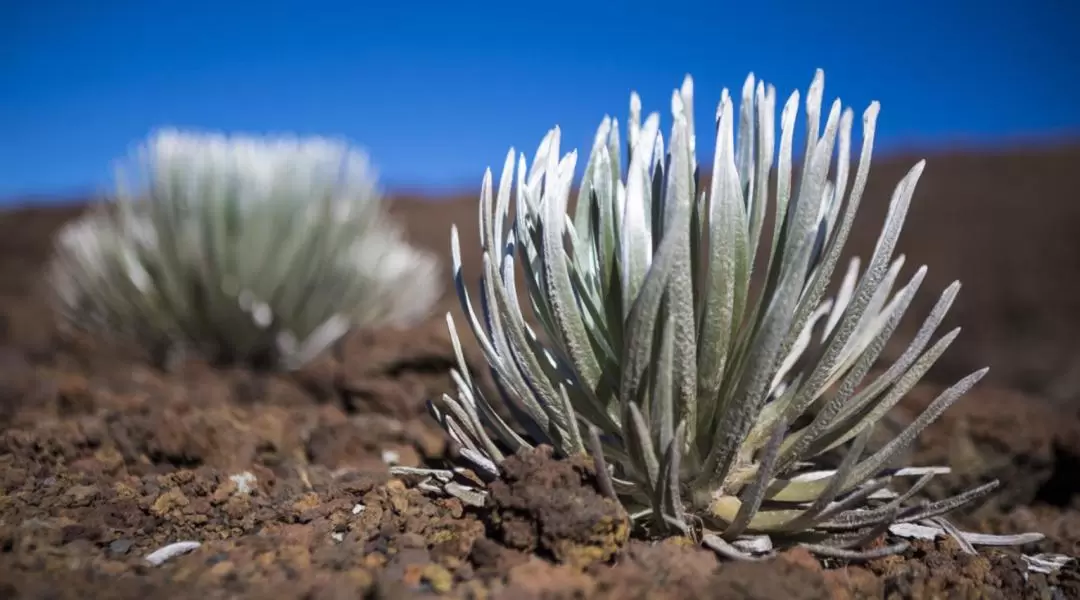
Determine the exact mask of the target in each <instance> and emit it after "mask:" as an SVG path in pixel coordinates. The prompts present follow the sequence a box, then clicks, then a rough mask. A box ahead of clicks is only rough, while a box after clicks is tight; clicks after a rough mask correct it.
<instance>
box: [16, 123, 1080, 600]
mask: <svg viewBox="0 0 1080 600" xmlns="http://www.w3.org/2000/svg"><path fill="white" fill-rule="evenodd" d="M916 158H917V157H914V156H910V157H909V156H897V157H891V158H889V159H881V160H879V161H878V163H877V164H876V165H875V168H874V170H873V174H872V176H871V184H870V187H869V189H868V191H867V196H866V199H865V200H864V204H863V207H864V208H863V214H862V216H861V217H860V219H859V222H858V224H857V226H858V227H859V229H857V230H856V232H855V233H854V237H853V241H852V248H853V249H854V250H857V251H860V252H861V253H863V254H864V255H865V252H866V251H867V250H868V249H869V248H870V247H871V246H872V244H873V241H874V238H875V236H876V229H875V227H874V226H875V225H876V224H878V223H880V222H881V219H882V218H883V215H884V210H885V204H886V202H887V200H888V194H889V192H890V191H891V188H892V186H893V185H894V184H895V183H896V182H897V181H898V180H899V179H900V177H901V176H902V175H903V173H904V172H905V171H906V170H907V168H908V167H909V166H910V165H911V164H912V163H913V162H914V160H915V159H916ZM928 159H929V164H928V167H927V170H926V173H925V175H924V177H923V180H922V182H921V184H920V186H919V190H918V192H917V193H916V196H915V201H914V206H913V208H912V210H911V213H910V216H909V219H908V226H907V228H906V230H905V234H904V236H903V238H902V239H901V251H902V252H904V253H906V254H907V256H908V263H907V265H908V269H909V270H910V269H913V268H915V267H917V266H918V265H920V264H928V265H929V266H930V271H929V274H928V277H927V281H926V283H925V284H924V288H923V289H924V291H923V292H922V293H920V296H919V298H918V299H917V300H916V306H915V307H914V309H913V311H914V312H916V313H925V311H926V310H928V309H929V306H930V305H931V304H932V303H933V301H934V300H935V298H936V292H938V291H940V290H941V289H942V288H944V287H945V286H946V285H947V284H948V283H949V282H951V281H952V280H953V279H960V280H962V281H963V283H964V288H963V290H962V291H961V294H960V299H959V300H958V302H957V304H956V305H955V307H954V310H953V316H952V317H951V318H950V320H949V323H950V324H953V325H956V324H960V325H963V326H964V332H963V333H962V334H961V337H960V339H959V340H958V341H957V342H956V343H955V344H954V345H953V346H952V348H951V349H950V350H949V352H948V354H947V355H946V357H945V359H943V360H942V362H941V364H940V365H939V366H938V367H936V368H935V369H934V370H933V371H932V372H931V374H930V376H929V377H928V379H927V381H926V382H925V383H924V384H923V385H921V386H920V387H919V388H917V389H916V390H915V392H914V393H912V394H911V396H910V397H909V398H908V399H907V400H905V402H904V403H903V404H902V405H901V406H900V408H899V409H898V414H899V416H900V417H901V418H903V417H904V416H905V415H911V414H914V410H915V409H917V408H918V407H920V406H924V405H925V404H926V403H927V402H929V401H930V400H931V399H932V398H933V396H934V395H935V393H936V391H937V390H939V389H941V386H944V385H948V384H950V383H951V382H952V381H954V380H955V378H956V377H958V376H960V375H963V374H965V373H967V372H969V371H971V370H974V369H976V368H978V367H981V366H984V365H990V366H991V371H990V375H989V376H988V377H987V379H986V380H984V382H983V383H981V384H980V385H979V386H978V387H977V388H976V389H975V390H973V391H972V392H971V393H969V394H968V395H967V396H966V397H965V398H964V399H963V400H961V401H960V402H959V403H958V404H957V405H956V406H955V407H954V408H953V409H951V410H950V411H949V412H947V413H946V415H945V416H944V417H943V418H942V419H941V420H939V421H938V422H937V423H936V424H935V425H933V426H932V427H931V428H930V429H929V430H928V431H927V432H926V433H925V434H924V435H923V436H922V438H921V440H920V442H919V446H918V448H917V450H916V452H915V453H914V456H913V459H912V460H913V461H914V462H916V463H918V464H927V463H931V462H934V463H938V462H941V461H947V462H948V463H949V464H951V465H952V466H953V467H954V469H955V470H956V473H955V475H954V476H952V477H950V478H948V479H947V480H946V481H944V482H943V483H942V484H941V485H938V486H936V487H934V488H932V489H931V490H929V493H930V494H931V495H935V496H941V495H944V494H947V493H949V492H950V491H955V490H957V489H959V488H960V487H962V486H965V485H970V484H972V483H979V482H982V481H986V480H988V479H992V478H1000V479H1001V480H1002V481H1003V483H1004V485H1003V486H1002V489H1001V491H1000V492H999V493H997V494H996V495H994V496H993V497H991V498H990V499H989V500H987V501H986V502H983V503H982V504H980V505H979V506H977V507H974V508H972V509H971V510H968V511H966V512H965V513H964V514H962V515H961V516H960V518H959V521H960V522H961V523H962V524H963V525H964V526H966V527H967V528H969V529H974V530H977V531H983V532H996V533H1013V532H1018V531H1039V532H1042V533H1044V534H1046V536H1047V539H1046V540H1045V541H1044V542H1041V543H1039V544H1037V545H1035V546H1033V547H1025V548H1023V549H1022V550H1023V551H1025V552H1028V553H1035V552H1040V551H1043V552H1064V553H1069V554H1073V555H1078V554H1080V470H1078V468H1080V284H1077V278H1078V277H1080V241H1078V240H1077V237H1076V232H1077V231H1080V197H1078V196H1077V192H1076V190H1077V189H1080V186H1078V184H1080V173H1078V171H1077V165H1080V144H1076V145H1072V146H1068V145H1064V146H1058V147H1048V148H1042V149H1026V150H1012V151H1009V152H1000V153H983V154H944V153H939V154H936V155H931V156H929V157H928ZM478 183H479V182H478ZM477 187H478V188H479V185H478V186H477ZM79 210H80V208H79V207H77V206H70V207H48V208H28V209H20V210H12V211H8V212H7V213H4V214H0V597H4V598H104V597H109V598H146V597H155V598H158V597H161V598H166V597H167V598H187V597H192V598H195V597H198V598H203V599H210V598H234V597H266V598H271V597H272V598H355V597H372V598H375V597H378V598H407V597H427V596H436V595H450V596H455V597H477V598H480V597H495V598H512V599H516V598H669V597H670V598H680V599H683V600H686V599H689V598H785V599H795V598H880V597H890V598H939V597H940V598H954V597H959V598H1009V599H1013V598H1048V599H1049V598H1080V573H1078V572H1077V570H1076V567H1075V566H1069V567H1067V568H1066V569H1065V570H1063V571H1062V572H1060V573H1059V574H1057V575H1054V576H1050V577H1047V576H1044V575H1039V574H1031V575H1027V574H1026V573H1025V571H1024V568H1023V565H1022V562H1021V561H1020V559H1019V557H1018V554H1017V552H1016V551H1000V550H991V549H986V550H983V551H982V552H981V553H980V554H979V555H978V556H967V555H963V554H961V553H960V552H959V551H958V549H957V547H956V546H955V544H954V543H953V542H950V541H941V542H938V543H936V544H934V543H920V544H917V545H916V547H915V548H913V549H911V550H909V551H908V552H907V553H906V554H904V555H902V556H898V557H892V558H888V559H882V560H876V561H872V562H869V563H865V564H842V563H839V562H829V561H826V562H825V563H822V562H819V561H818V560H816V559H814V558H813V557H811V556H810V555H808V554H807V553H805V552H803V551H791V552H787V553H785V554H783V555H782V556H781V557H779V558H778V559H776V560H773V561H769V562H765V563H748V564H741V563H740V564H735V563H730V562H722V561H718V560H717V559H716V557H715V556H714V555H713V554H712V553H711V552H708V551H706V550H702V549H699V548H696V547H694V546H693V545H692V544H688V543H687V541H686V540H683V539H678V538H672V539H668V540H663V541H644V540H639V539H636V538H634V539H628V534H627V527H626V523H625V517H624V515H622V514H621V513H620V512H619V511H618V510H617V509H616V508H615V507H614V506H613V505H611V504H610V503H609V502H608V501H606V500H604V499H603V498H602V497H601V496H600V495H599V494H598V493H597V492H596V489H595V485H594V483H595V482H594V479H593V473H592V471H591V468H590V467H588V466H587V465H584V464H579V463H577V462H572V461H553V460H551V459H549V458H548V457H547V456H546V455H544V454H543V453H542V452H541V453H536V454H533V455H529V456H523V457H520V458H517V459H513V462H512V463H511V464H510V465H509V467H508V474H507V477H506V479H505V480H504V481H502V482H500V483H499V484H498V487H497V488H496V489H494V490H493V491H492V495H491V499H492V501H491V503H490V504H489V505H488V506H486V507H485V508H483V509H475V508H469V507H465V506H463V505H462V504H461V503H460V502H459V501H458V500H456V499H446V498H440V497H437V496H434V495H430V494H426V493H424V492H422V491H420V490H418V489H416V488H415V486H414V485H412V484H413V483H415V482H413V481H407V480H400V479H394V478H391V477H389V476H388V475H387V472H386V467H385V462H384V458H386V454H387V453H388V452H390V453H394V454H396V456H397V457H398V460H399V461H400V463H401V464H405V465H419V464H423V463H424V462H425V461H427V462H433V461H438V460H439V459H440V458H441V457H442V456H444V454H445V452H446V451H447V448H446V444H445V442H444V438H443V436H442V434H441V432H440V430H438V429H437V428H435V427H434V425H433V424H432V422H431V421H430V420H429V419H428V417H427V416H426V413H425V411H424V403H425V401H426V400H427V399H428V398H431V397H432V396H434V395H438V394H441V393H442V392H444V391H449V390H450V386H451V381H450V377H449V375H448V372H449V369H450V368H451V367H452V366H453V353H452V349H451V345H450V342H449V337H448V335H447V333H446V330H445V323H444V316H443V315H444V313H445V311H446V310H451V311H455V314H456V315H457V316H458V318H459V319H460V315H459V314H458V313H457V311H458V309H457V302H456V298H454V297H453V296H452V295H451V294H450V292H449V290H448V294H447V297H446V299H445V300H444V301H443V303H442V304H441V305H440V309H439V310H438V311H437V312H436V314H435V315H433V316H432V317H431V319H429V320H428V321H427V322H425V323H422V324H421V325H419V326H417V327H415V328H412V329H409V330H404V331H394V330H384V331H367V332H357V333H355V334H353V335H352V336H350V338H349V339H348V340H347V343H346V344H345V348H344V352H343V353H342V354H341V355H340V356H339V357H337V358H335V357H330V356H328V357H324V358H322V359H320V360H319V361H317V362H316V363H314V364H312V365H310V366H309V367H307V368H305V369H304V370H302V371H300V372H298V373H294V374H288V375H264V374H258V373H253V372H248V371H244V370H240V369H233V370H215V369H211V368H209V367H208V366H206V365H201V364H198V363H195V362H192V363H190V364H187V365H184V366H183V367H182V368H181V369H180V370H179V371H177V372H175V373H171V374H164V373H162V372H159V371H156V370H154V369H153V368H151V367H149V366H147V365H146V364H145V363H144V362H142V361H141V360H140V359H139V358H138V357H137V356H129V355H127V354H125V353H123V352H118V351H114V350H110V349H106V348H103V347H101V346H100V345H98V344H96V343H95V342H94V340H88V339H80V340H68V339H63V338H61V337H60V336H58V335H57V333H56V331H55V328H54V327H53V325H52V323H51V321H50V318H49V314H48V313H47V312H46V310H45V309H44V307H43V305H42V301H41V294H40V288H39V287H38V286H39V283H38V277H39V275H40V272H41V265H42V261H43V260H44V259H45V258H46V257H47V253H48V248H49V246H48V244H49V237H50V235H51V234H52V232H54V231H55V230H56V228H57V227H58V226H59V225H60V224H62V223H63V222H65V221H66V220H67V219H70V218H71V217H73V216H75V215H76V214H78V212H79ZM393 210H394V212H395V214H396V215H397V216H398V217H399V218H401V219H402V220H403V221H404V222H405V223H406V225H407V226H408V229H409V233H410V236H411V237H412V238H413V239H414V240H415V241H416V242H417V243H418V244H420V245H422V246H425V247H428V248H431V249H433V250H435V251H437V252H438V253H439V254H440V255H441V256H443V257H444V261H445V262H446V263H447V265H446V266H447V269H449V224H450V223H452V222H453V223H457V224H458V226H459V227H460V228H461V233H462V239H463V242H464V245H465V248H464V250H465V262H466V271H467V274H468V275H469V276H473V277H475V275H476V274H477V273H478V272H479V256H478V253H477V252H476V251H475V248H474V247H473V246H474V245H473V244H472V242H473V241H475V240H476V221H477V218H476V200H475V199H474V198H472V197H469V198H458V199H440V200H438V201H433V200H431V199H421V198H399V199H396V200H395V202H394V205H393ZM459 322H460V321H459ZM917 325H918V324H917V323H916V322H915V320H914V319H910V322H907V323H905V324H904V325H903V326H902V328H901V332H900V333H899V334H898V336H899V338H900V339H901V340H903V339H907V337H908V336H909V335H910V334H911V333H912V332H913V331H914V329H915V328H916V327H917ZM467 351H468V354H469V359H470V361H472V363H473V364H474V365H476V366H477V368H479V367H480V365H481V363H480V362H479V355H478V353H477V352H476V348H475V347H474V346H472V345H470V346H469V348H468V349H467ZM236 476H241V477H236ZM182 540H195V541H199V542H201V543H202V546H201V547H200V548H198V549H196V550H195V551H193V552H191V553H189V554H186V555H183V556H180V557H177V558H174V559H172V560H170V561H168V562H166V563H165V564H164V565H162V566H158V567H154V566H151V565H149V564H148V563H147V562H146V560H145V558H144V557H145V556H146V555H147V554H148V553H149V552H151V551H153V550H156V549H157V548H160V547H161V546H163V545H165V544H168V543H170V542H175V541H182Z"/></svg>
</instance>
